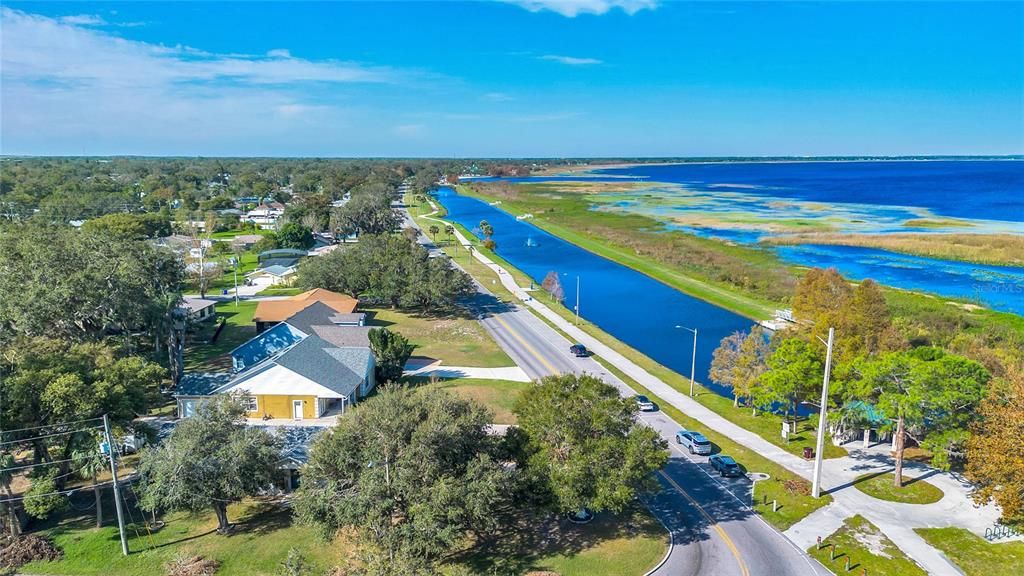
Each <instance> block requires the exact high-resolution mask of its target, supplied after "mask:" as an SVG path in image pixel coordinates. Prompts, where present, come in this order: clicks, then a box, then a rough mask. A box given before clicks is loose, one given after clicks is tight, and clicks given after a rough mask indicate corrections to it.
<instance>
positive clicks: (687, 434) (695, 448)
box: [676, 430, 711, 456]
mask: <svg viewBox="0 0 1024 576" xmlns="http://www.w3.org/2000/svg"><path fill="white" fill-rule="evenodd" d="M676 444H679V445H680V446H685V447H686V449H687V450H689V451H690V454H700V455H702V456H707V455H708V454H711V441H710V440H708V439H707V438H705V437H704V435H703V434H701V433H700V432H691V431H689V430H680V431H679V432H676Z"/></svg>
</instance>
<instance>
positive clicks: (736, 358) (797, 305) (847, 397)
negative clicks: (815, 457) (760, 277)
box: [710, 269, 992, 486]
mask: <svg viewBox="0 0 1024 576" xmlns="http://www.w3.org/2000/svg"><path fill="white" fill-rule="evenodd" d="M793 303H794V306H793V314H794V316H795V318H796V319H797V324H796V326H794V327H792V328H788V329H785V330H781V331H778V332H776V333H774V334H772V335H771V336H768V335H767V334H766V333H765V331H763V330H762V329H761V328H760V327H754V328H752V329H751V330H750V331H748V332H743V333H735V334H732V335H730V336H728V337H726V338H724V339H723V340H722V342H721V344H720V346H719V347H718V348H717V349H716V350H715V353H714V357H713V360H712V366H711V372H710V376H711V379H712V380H713V381H714V382H716V383H718V384H721V385H725V386H728V387H729V388H731V390H732V392H733V395H734V397H735V405H736V406H739V405H740V404H744V405H746V406H747V407H748V408H750V409H751V410H754V411H755V412H757V411H762V412H767V413H774V414H779V415H781V416H782V417H783V418H784V419H795V418H796V416H797V410H798V408H799V406H801V405H810V406H816V407H819V408H820V406H818V405H819V404H820V394H821V385H822V379H823V375H824V364H825V353H826V349H825V345H824V344H823V343H822V342H823V340H824V339H825V337H826V336H827V333H828V330H829V328H834V329H835V340H834V346H833V365H832V374H831V379H832V382H831V386H830V390H829V398H828V402H829V407H828V408H829V410H830V414H831V425H832V427H833V429H834V430H835V431H836V432H840V431H842V430H844V429H846V430H849V429H853V428H861V427H863V428H879V429H880V430H881V431H882V432H886V433H889V434H891V435H892V436H893V438H894V451H895V456H896V472H895V476H894V483H895V484H896V485H897V486H901V485H902V474H901V472H902V468H903V462H904V455H905V451H906V447H907V443H908V441H911V440H912V441H914V442H915V443H917V444H918V445H919V446H921V447H922V448H924V449H926V450H927V451H928V452H929V453H930V454H931V462H932V464H933V465H935V466H937V467H940V468H943V469H949V468H950V467H961V468H962V467H963V466H965V465H968V467H970V466H969V464H968V463H967V460H968V457H969V454H970V451H969V450H968V449H967V446H968V444H969V442H970V440H969V439H970V437H971V435H970V432H971V430H972V429H975V428H977V427H978V426H979V425H980V423H982V422H984V421H985V414H984V413H983V412H980V411H979V407H981V406H983V405H984V404H983V400H984V399H985V397H986V394H987V393H988V391H989V384H990V381H991V379H992V376H991V373H990V371H989V370H988V369H987V368H986V367H985V366H983V365H982V364H981V363H979V362H977V361H974V360H971V359H968V358H966V357H963V356H960V355H957V354H953V353H950V352H947V351H945V350H943V349H942V348H939V347H935V346H929V345H926V344H923V343H920V342H915V341H913V340H912V339H908V338H906V337H905V335H904V333H903V332H902V331H901V330H900V329H899V327H898V326H896V325H895V324H894V322H893V320H892V313H891V311H890V309H889V306H888V305H887V303H886V298H885V295H884V293H883V292H882V291H881V289H880V288H879V287H878V285H877V284H875V283H874V282H872V281H871V280H865V281H863V282H861V283H860V284H858V285H857V286H851V284H850V283H849V282H847V281H846V280H845V279H843V278H842V276H840V275H839V274H838V273H837V272H836V271H835V270H831V269H830V270H821V269H814V270H810V271H809V272H808V273H807V274H806V275H805V276H804V277H803V278H802V279H801V281H800V282H799V284H798V286H797V289H796V293H795V295H794V298H793ZM879 421H881V423H879Z"/></svg>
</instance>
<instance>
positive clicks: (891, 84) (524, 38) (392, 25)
mask: <svg viewBox="0 0 1024 576" xmlns="http://www.w3.org/2000/svg"><path fill="white" fill-rule="evenodd" d="M0 48H2V56H0V57H2V61H0V66H2V68H0V80H2V86H0V97H2V101H0V106H2V108H0V137H2V140H0V152H2V153H4V154H76V155H78V154H95V155H107V154H142V155H190V156H194V155H239V156H246V155H262V156H509V157H513V156H716V155H828V154H954V153H955V154H1020V153H1024V8H1022V4H1021V3H1019V2H1003V3H995V4H988V3H980V2H967V3H962V4H949V3H944V4H939V3H931V2H913V3H907V4H896V3H891V2H868V3H845V2H823V3H809V2H801V3H769V2H755V3H731V2H696V3H682V2H658V1H656V0H573V1H556V0H551V1H549V0H522V1H509V2H472V3H461V2H441V3H429V2H406V3H399V2H374V3H353V2H316V3H308V4H305V3H302V4H297V3H266V2H264V3H256V4H243V3H233V2H232V3H203V2H184V3H173V4H163V3H155V2H131V3H127V2H125V3H92V2H62V3H34V2H33V3H30V2H10V1H8V2H5V3H4V7H3V8H2V13H0Z"/></svg>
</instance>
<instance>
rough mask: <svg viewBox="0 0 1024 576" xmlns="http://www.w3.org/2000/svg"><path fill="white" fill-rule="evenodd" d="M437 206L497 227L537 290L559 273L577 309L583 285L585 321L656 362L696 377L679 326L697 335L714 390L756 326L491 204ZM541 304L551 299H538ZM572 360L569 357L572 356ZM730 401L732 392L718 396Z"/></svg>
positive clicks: (444, 198) (444, 191) (501, 243)
mask: <svg viewBox="0 0 1024 576" xmlns="http://www.w3.org/2000/svg"><path fill="white" fill-rule="evenodd" d="M438 200H439V201H440V202H441V204H443V205H444V206H445V208H447V209H448V217H449V218H450V219H452V220H454V221H456V222H458V223H459V224H462V225H463V226H465V227H466V228H467V229H469V230H473V232H474V233H475V234H477V235H479V232H478V230H475V229H476V228H477V227H478V225H479V223H480V221H481V220H487V221H488V222H490V224H491V225H492V226H493V227H494V241H495V242H497V243H498V253H499V254H500V255H501V257H502V258H504V259H506V260H508V261H509V262H510V263H511V264H512V265H513V266H515V267H516V268H518V269H520V270H522V271H523V272H525V273H526V274H528V275H529V276H530V277H531V278H533V279H534V280H535V281H536V283H537V285H538V286H539V285H540V283H541V282H542V281H543V280H544V277H545V276H547V275H548V273H549V272H552V271H554V272H557V273H558V274H559V276H560V278H561V280H562V285H563V286H564V288H565V293H566V302H565V303H566V304H567V305H568V306H569V307H570V308H571V307H572V306H574V305H575V287H576V278H577V276H578V277H579V278H580V285H581V290H580V315H581V316H583V317H584V318H586V319H587V320H589V321H590V322H593V323H594V324H596V325H598V326H600V327H601V329H602V330H604V331H606V332H608V333H609V334H611V335H613V336H615V337H616V338H618V339H619V340H622V341H623V342H625V343H627V344H629V345H630V346H632V347H633V348H636V349H637V350H640V351H641V352H643V353H644V354H646V355H647V356H649V357H650V358H653V359H654V360H656V361H657V362H659V363H661V364H663V365H665V366H667V367H669V368H671V369H672V370H674V371H676V372H678V373H680V374H683V375H687V376H688V375H689V374H690V360H691V356H692V350H693V335H692V334H691V333H690V332H687V331H685V330H683V329H680V328H676V326H677V325H681V326H685V327H687V328H696V329H697V330H698V332H699V338H698V341H697V380H698V381H699V382H705V383H706V382H708V378H707V375H708V368H709V366H710V364H711V355H712V352H713V351H714V349H715V348H717V347H718V343H719V342H720V341H721V340H722V338H724V337H726V336H728V335H729V334H731V333H733V332H735V331H737V330H748V329H750V327H751V325H752V324H753V321H751V320H750V319H748V318H744V317H742V316H740V315H738V314H734V313H732V312H729V311H727V310H724V309H722V308H719V307H717V306H714V305H712V304H708V303H707V302H704V301H702V300H699V299H697V298H692V297H690V296H687V295H686V294H683V293H682V292H679V291H678V290H675V289H673V288H670V287H668V286H667V285H665V284H662V283H661V282H658V281H657V280H654V279H652V278H650V277H648V276H645V275H644V274H641V273H639V272H636V271H634V270H632V269H630V268H627V267H625V266H622V265H620V264H616V263H615V262H612V261H610V260H607V259H605V258H602V257H600V256H597V255H596V254H593V253H591V252H588V251H586V250H584V249H582V248H579V247H577V246H575V245H573V244H570V243H568V242H566V241H564V240H562V239H560V238H557V237H555V236H552V235H551V234H548V233H547V232H545V231H543V230H541V229H539V228H537V227H536V226H533V225H532V224H529V223H528V222H524V221H521V220H516V219H515V217H513V216H511V215H509V214H508V213H507V212H504V211H502V210H500V209H498V208H496V207H494V206H490V205H488V204H487V203H485V202H481V201H480V200H476V199H474V198H469V197H466V196H460V195H458V194H456V193H455V191H454V190H452V189H451V188H441V189H440V191H439V192H438ZM537 294H540V296H539V298H541V299H543V298H546V296H545V295H543V294H544V293H543V292H541V291H539V290H538V292H537ZM567 353H568V352H567ZM716 391H717V392H719V393H722V394H724V395H729V394H728V390H726V389H722V388H719V389H717V390H716Z"/></svg>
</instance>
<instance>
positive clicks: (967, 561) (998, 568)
mask: <svg viewBox="0 0 1024 576" xmlns="http://www.w3.org/2000/svg"><path fill="white" fill-rule="evenodd" d="M914 531H915V532H917V533H918V534H919V535H920V536H921V537H922V538H924V539H925V540H927V541H928V543H929V544H931V545H932V546H934V547H935V548H938V549H939V550H941V551H942V552H943V553H944V554H945V555H946V556H947V557H948V558H949V559H950V560H952V561H953V563H955V564H956V565H957V566H959V567H960V569H961V570H963V571H964V573H965V574H967V576H1018V575H1019V574H1024V542H1003V543H1001V544H991V543H989V542H986V541H985V540H984V539H982V538H978V537H977V536H975V535H974V534H972V533H970V532H968V531H967V530H964V529H962V528H916V529H915V530H914ZM901 576H902V575H901Z"/></svg>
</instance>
